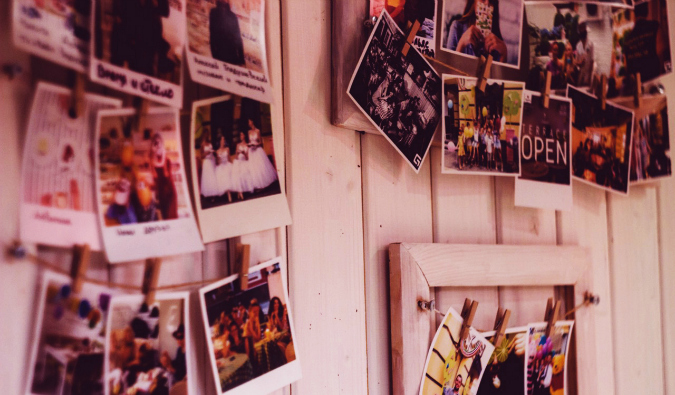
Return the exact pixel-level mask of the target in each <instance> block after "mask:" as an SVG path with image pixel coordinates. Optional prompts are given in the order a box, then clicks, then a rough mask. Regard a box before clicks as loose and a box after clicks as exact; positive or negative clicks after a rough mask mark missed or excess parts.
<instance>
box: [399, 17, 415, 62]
mask: <svg viewBox="0 0 675 395" xmlns="http://www.w3.org/2000/svg"><path fill="white" fill-rule="evenodd" d="M418 30H420V21H415V23H413V24H412V27H410V30H409V31H408V36H407V37H406V38H405V43H404V44H403V49H401V53H402V54H403V56H408V51H410V46H411V45H412V43H413V41H414V40H415V36H417V31H418Z"/></svg>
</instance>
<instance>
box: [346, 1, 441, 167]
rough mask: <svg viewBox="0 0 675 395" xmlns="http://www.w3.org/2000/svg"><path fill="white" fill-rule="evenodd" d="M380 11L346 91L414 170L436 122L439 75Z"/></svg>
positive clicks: (420, 159) (425, 152) (427, 148)
mask: <svg viewBox="0 0 675 395" xmlns="http://www.w3.org/2000/svg"><path fill="white" fill-rule="evenodd" d="M404 44H405V35H404V33H403V31H401V29H400V28H399V27H398V26H397V25H396V23H395V22H394V20H393V19H392V18H391V16H389V14H388V13H387V11H386V10H383V11H382V14H381V15H380V18H379V20H378V21H377V24H376V25H375V28H374V29H373V32H372V34H371V35H370V39H369V40H368V43H367V45H366V47H365V49H364V50H363V53H362V54H361V59H360V60H359V63H358V65H357V66H356V70H354V74H353V76H352V79H351V82H350V83H349V88H348V89H347V93H348V94H349V96H350V97H351V98H352V100H353V101H354V103H356V105H357V107H359V109H360V110H361V111H362V112H363V113H364V114H365V115H366V117H367V118H368V119H369V120H370V122H372V123H373V125H375V127H377V130H379V131H380V133H381V134H382V135H383V136H385V137H386V138H387V140H388V141H389V142H390V143H391V144H392V145H393V146H394V147H395V148H396V150H397V151H398V152H399V153H400V154H401V155H402V156H403V157H404V158H405V159H406V161H407V162H408V164H410V166H411V167H412V168H413V170H415V172H416V173H417V172H419V170H420V167H421V166H422V163H423V162H424V158H425V157H426V155H427V153H428V151H429V147H430V146H431V139H432V137H433V136H434V133H435V132H436V127H437V126H438V123H439V121H440V114H439V112H438V110H439V108H440V102H441V97H440V96H441V78H440V76H439V75H438V74H437V73H436V71H435V70H434V68H433V67H431V65H430V64H429V62H427V60H426V59H424V57H423V56H422V55H420V53H419V52H418V51H417V50H416V49H415V48H411V49H410V51H409V52H408V54H407V55H405V56H404V55H403V54H402V52H401V51H402V49H403V46H404Z"/></svg>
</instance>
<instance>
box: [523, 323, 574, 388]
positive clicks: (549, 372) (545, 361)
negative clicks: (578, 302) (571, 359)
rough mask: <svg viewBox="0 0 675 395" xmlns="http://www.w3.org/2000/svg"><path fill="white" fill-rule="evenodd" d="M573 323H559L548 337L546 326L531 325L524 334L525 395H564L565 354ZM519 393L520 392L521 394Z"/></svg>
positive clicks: (565, 378) (565, 383)
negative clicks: (525, 335)
mask: <svg viewBox="0 0 675 395" xmlns="http://www.w3.org/2000/svg"><path fill="white" fill-rule="evenodd" d="M573 325H574V321H558V322H557V323H556V325H555V327H554V328H553V329H552V331H551V335H550V337H547V336H546V335H545V331H546V324H536V325H531V326H530V327H529V328H528V332H527V348H526V351H525V352H526V354H525V358H526V360H527V370H526V378H527V388H526V390H527V395H551V394H566V393H567V392H566V386H567V370H566V365H567V354H568V351H569V344H570V338H571V336H572V326H573ZM521 393H522V392H521Z"/></svg>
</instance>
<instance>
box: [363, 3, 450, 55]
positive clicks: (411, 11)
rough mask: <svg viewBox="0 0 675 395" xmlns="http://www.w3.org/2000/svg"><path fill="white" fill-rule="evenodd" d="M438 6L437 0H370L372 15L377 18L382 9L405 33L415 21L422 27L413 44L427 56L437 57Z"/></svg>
mask: <svg viewBox="0 0 675 395" xmlns="http://www.w3.org/2000/svg"><path fill="white" fill-rule="evenodd" d="M436 8H437V0H370V17H371V18H372V17H375V18H377V17H378V16H380V13H382V10H383V9H384V10H387V12H388V13H389V16H391V17H392V19H394V22H396V24H397V25H398V27H399V28H400V29H401V30H402V31H403V32H404V33H405V32H407V31H409V30H410V27H411V26H412V25H413V24H414V23H415V21H419V22H420V29H419V30H418V31H417V34H416V35H415V40H414V41H413V46H414V47H415V48H417V50H418V51H420V53H421V54H423V55H426V56H431V57H432V58H434V57H436Z"/></svg>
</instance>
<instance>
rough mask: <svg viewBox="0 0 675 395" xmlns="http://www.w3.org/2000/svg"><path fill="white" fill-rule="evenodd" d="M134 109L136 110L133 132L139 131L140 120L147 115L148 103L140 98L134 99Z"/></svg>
mask: <svg viewBox="0 0 675 395" xmlns="http://www.w3.org/2000/svg"><path fill="white" fill-rule="evenodd" d="M134 107H135V108H136V119H135V123H134V130H137V131H139V132H140V131H141V130H140V129H141V119H142V118H143V117H145V116H146V115H148V109H149V108H150V102H149V101H148V100H146V99H141V98H140V97H134Z"/></svg>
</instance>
